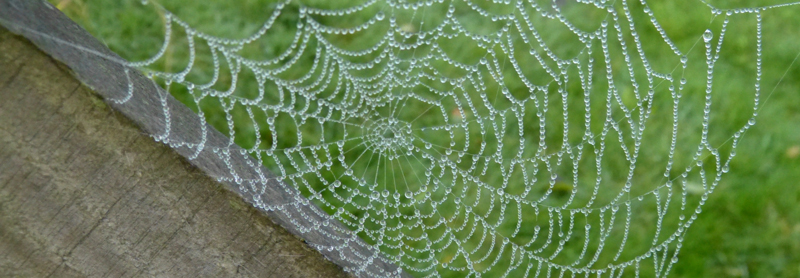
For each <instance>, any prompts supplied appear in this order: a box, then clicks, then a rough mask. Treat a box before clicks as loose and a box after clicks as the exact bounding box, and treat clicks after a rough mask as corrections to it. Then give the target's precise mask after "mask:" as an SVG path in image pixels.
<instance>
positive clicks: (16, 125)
mask: <svg viewBox="0 0 800 278" xmlns="http://www.w3.org/2000/svg"><path fill="white" fill-rule="evenodd" d="M0 276H2V277H46V276H49V277H84V276H89V277H234V276H237V277H346V276H347V275H346V274H345V273H344V272H343V271H342V270H341V269H340V268H339V267H338V266H336V265H335V264H333V263H332V262H330V261H328V260H326V259H325V258H324V257H323V256H322V255H321V254H320V253H319V252H317V251H315V250H312V249H311V248H308V247H307V246H306V245H305V244H304V243H303V242H302V241H301V240H300V239H299V238H297V237H295V236H294V235H292V234H290V233H289V232H287V231H286V230H285V229H283V228H281V227H279V226H278V225H276V224H274V223H272V222H271V221H270V220H269V218H268V217H266V216H265V215H264V214H263V213H261V212H259V211H257V210H256V209H254V208H252V207H251V206H250V205H249V204H247V203H245V202H243V201H242V200H241V198H240V197H239V196H237V195H236V194H234V193H232V192H230V191H228V190H226V189H225V188H224V187H223V186H222V185H221V184H219V183H217V182H216V181H214V180H213V179H211V178H209V177H208V176H207V175H206V174H205V173H203V172H202V171H200V170H199V169H197V168H196V167H194V166H192V165H190V164H189V163H187V162H186V161H185V159H184V158H183V157H181V156H180V155H179V154H177V153H176V152H174V151H173V150H172V149H170V148H169V147H167V146H165V145H163V144H158V143H156V142H154V141H153V139H152V138H150V137H149V136H148V135H147V134H144V133H143V132H141V131H140V130H139V128H137V127H136V126H135V125H134V124H133V123H132V122H131V121H129V120H128V119H126V118H125V117H123V116H122V115H120V114H119V113H117V112H115V111H114V110H112V109H111V108H110V107H108V106H107V105H106V104H105V103H104V102H103V101H102V100H101V99H100V98H99V97H97V96H96V95H94V94H93V93H92V92H91V91H90V90H88V89H87V88H86V87H84V86H83V85H81V83H80V82H78V81H77V80H75V79H74V78H73V77H72V76H71V75H70V74H69V73H68V72H67V71H66V70H65V67H63V66H59V63H58V62H56V61H55V60H53V59H51V58H49V57H48V56H47V55H45V54H44V53H42V52H40V51H38V50H37V49H36V47H35V46H33V45H32V44H30V43H28V42H27V41H25V40H24V39H23V38H21V37H17V36H15V35H12V34H10V33H9V32H8V31H6V30H5V29H3V28H1V27H0Z"/></svg>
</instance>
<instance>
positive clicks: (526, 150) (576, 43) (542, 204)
mask: <svg viewBox="0 0 800 278" xmlns="http://www.w3.org/2000/svg"><path fill="white" fill-rule="evenodd" d="M162 2H167V1H160V2H158V3H155V2H143V3H136V4H137V5H139V6H141V7H147V8H149V10H148V11H149V13H146V14H148V15H150V16H151V17H145V18H143V19H142V20H150V23H149V24H150V25H152V26H157V27H158V28H156V29H154V30H157V31H158V32H155V33H154V34H142V36H141V37H142V39H141V41H140V40H134V41H131V42H130V45H131V47H134V48H140V47H145V46H148V45H150V46H152V45H154V44H147V43H146V42H148V41H147V40H148V38H149V39H150V40H151V41H156V42H158V43H157V44H155V45H157V47H155V48H151V49H149V50H151V51H150V52H148V56H150V57H149V58H145V59H141V60H140V62H133V63H131V64H130V66H132V67H135V68H137V69H141V70H143V71H145V72H147V73H149V74H150V75H151V76H152V78H153V79H154V80H157V81H158V82H160V83H161V84H163V85H164V86H166V87H167V88H168V89H169V90H170V91H171V92H172V93H173V95H175V97H177V98H178V99H179V100H181V101H182V102H184V103H185V104H186V105H188V106H189V107H190V108H192V109H193V110H195V111H196V112H197V113H198V115H199V119H200V120H201V121H203V122H208V123H210V124H211V125H212V126H214V127H216V128H217V129H219V130H220V131H221V132H222V133H224V134H226V135H229V137H230V143H229V145H224V146H211V145H207V144H205V140H204V139H205V138H204V137H202V136H200V137H198V138H195V139H196V140H189V141H186V140H184V141H180V140H177V139H174V138H169V137H168V136H167V137H159V138H158V139H160V140H162V141H165V142H167V143H170V144H172V145H180V146H186V147H190V148H193V149H196V150H197V152H200V151H201V150H204V149H213V150H214V151H215V152H219V153H225V154H226V155H246V156H251V157H254V158H257V159H256V160H257V161H259V162H260V164H259V165H254V167H261V166H264V167H266V168H267V169H269V170H270V171H271V172H272V173H273V174H275V175H276V176H277V178H276V179H277V180H278V181H281V182H283V183H285V184H287V185H289V186H291V187H292V188H295V189H297V190H299V191H300V192H302V193H303V195H304V196H300V197H298V198H297V199H296V200H295V202H293V203H285V204H269V203H265V202H263V201H262V200H254V203H256V204H259V205H260V206H261V207H262V208H264V209H266V210H271V211H283V210H291V209H293V208H294V206H295V205H296V204H297V203H303V202H305V201H304V200H305V199H306V198H307V199H308V200H311V201H312V202H313V203H314V204H316V205H317V206H319V207H320V208H322V209H323V210H324V211H325V212H327V213H328V214H325V215H324V218H325V219H329V220H326V221H322V222H317V221H297V222H295V225H299V226H300V228H302V229H316V228H319V227H321V226H328V225H329V224H330V223H329V221H339V222H341V223H343V224H344V225H345V226H346V227H347V228H348V229H349V230H346V231H343V232H344V233H345V234H347V235H349V236H351V237H359V238H361V239H362V240H363V241H364V242H366V244H367V245H368V246H370V248H374V249H377V250H380V253H381V254H382V255H383V256H382V257H380V258H361V257H351V258H350V260H353V262H354V263H356V264H357V265H359V266H361V267H358V268H350V269H347V270H348V271H350V272H353V273H355V274H356V275H360V276H393V275H396V273H372V272H367V271H366V270H365V269H366V266H367V265H369V264H372V263H374V262H375V261H378V260H383V261H386V262H391V263H395V264H396V265H397V266H399V267H401V268H402V269H403V271H404V272H407V273H409V274H411V275H413V276H418V277H442V276H444V277H463V276H486V277H500V276H510V277H576V276H577V277H589V276H591V277H595V276H597V277H600V276H610V277H622V276H633V275H636V276H638V275H643V276H648V277H649V276H666V275H668V274H669V273H670V271H671V269H672V268H673V266H674V264H676V263H677V262H678V261H679V258H680V254H681V253H680V250H681V248H682V242H683V240H684V236H685V235H686V234H687V231H688V230H689V227H690V226H691V225H692V223H693V222H694V221H695V220H696V219H697V217H698V215H699V214H700V213H701V211H702V208H703V205H704V204H705V202H706V200H707V198H708V196H709V194H711V193H712V192H713V191H714V190H715V188H717V186H718V185H719V183H720V180H721V179H722V178H723V176H724V175H725V173H726V172H728V169H729V163H730V161H731V159H733V158H734V157H735V156H736V147H737V144H738V143H739V142H740V139H741V138H743V137H742V135H743V134H744V133H745V131H747V130H748V128H750V127H751V126H753V125H754V124H755V121H756V116H757V113H758V110H759V107H760V106H759V101H760V100H761V98H762V89H761V78H762V70H761V68H762V44H763V42H762V40H763V39H762V37H763V36H762V22H763V21H764V20H766V17H767V14H768V13H769V12H770V11H773V10H779V9H786V8H790V7H789V6H792V5H794V3H793V4H778V5H772V6H761V7H756V8H731V9H728V8H722V7H719V8H718V7H716V6H715V5H713V4H712V3H707V2H704V1H687V2H685V3H684V2H680V3H681V4H673V5H670V4H664V3H649V2H647V1H644V0H616V1H577V2H572V1H561V0H554V1H538V0H493V1H477V0H440V1H437V0H429V1H410V0H409V1H404V0H368V1H342V2H339V1H284V2H275V3H272V2H269V3H264V4H263V5H262V4H259V5H261V6H258V8H257V9H256V10H257V11H253V12H252V13H255V14H256V15H257V16H255V17H256V18H260V21H256V22H253V21H251V20H238V21H236V18H237V16H238V14H235V12H234V14H233V15H232V16H230V17H219V18H216V19H215V18H213V17H205V18H194V17H193V16H192V15H191V14H185V15H184V14H182V12H181V8H182V5H183V4H180V3H162ZM262 2H267V1H262ZM676 3H677V2H676ZM681 5H684V6H681ZM211 7H213V5H210V4H209V6H208V7H206V8H211ZM656 7H657V8H656ZM143 9H144V8H143ZM237 12H239V13H245V12H246V11H243V10H238V11H237ZM215 13H220V14H222V13H225V11H215ZM231 18H233V19H231ZM681 18H693V20H690V21H685V22H681ZM227 20H234V21H235V24H233V25H236V26H238V27H239V28H238V29H237V31H229V30H227V29H214V28H211V27H213V26H214V25H220V24H224V23H225V22H226V21H227ZM126 31H130V30H126ZM133 32H134V33H135V32H136V30H133ZM242 33H246V35H245V36H241V35H236V34H242ZM148 35H151V36H150V37H148ZM154 38H155V39H154ZM729 41H731V42H729ZM728 44H732V45H733V46H731V47H733V48H744V49H746V51H748V52H749V53H751V55H750V56H746V57H744V61H739V60H742V59H743V58H742V57H731V56H726V54H725V52H726V51H727V50H728V49H732V48H731V47H729V46H728ZM122 54H123V56H125V51H122ZM133 56H135V55H133ZM125 58H129V59H134V60H135V59H137V58H143V57H125ZM725 59H733V60H736V59H738V60H736V61H737V62H740V63H741V64H742V65H746V66H748V67H750V68H751V69H752V71H750V74H749V75H747V76H740V77H736V78H745V79H747V80H749V81H748V82H749V83H750V84H752V86H751V87H747V88H730V87H727V86H725V84H724V82H719V81H718V80H719V79H720V78H721V76H725V74H726V73H724V72H722V73H720V72H716V71H715V65H716V64H717V63H719V62H720V61H723V60H725ZM727 78H733V77H730V76H728V77H727ZM116 101H119V102H124V101H125V99H120V100H116ZM731 101H736V102H745V103H747V104H748V107H749V109H747V110H741V111H731V110H729V109H727V110H726V109H725V106H726V103H730V102H731ZM167 112H168V111H165V114H166V115H168V113H167ZM167 118H168V117H167ZM233 144H238V145H239V146H241V147H243V148H244V149H246V150H247V151H246V152H245V153H242V154H235V153H234V154H230V153H228V152H230V151H229V147H230V146H232V145H233ZM216 178H218V179H220V180H228V181H235V182H237V183H239V184H243V185H245V184H247V185H250V186H253V187H247V188H252V189H249V190H253V191H256V192H257V191H258V190H259V189H258V188H259V187H258V186H259V185H260V186H264V185H265V184H266V182H267V180H266V178H264V179H259V180H244V179H241V178H239V177H238V176H237V175H236V173H231V175H229V176H222V177H216ZM331 236H332V237H333V235H331ZM331 242H341V240H340V239H335V240H331ZM312 246H313V247H314V248H317V249H320V250H339V249H342V248H347V247H346V245H335V244H334V245H319V244H313V245H312Z"/></svg>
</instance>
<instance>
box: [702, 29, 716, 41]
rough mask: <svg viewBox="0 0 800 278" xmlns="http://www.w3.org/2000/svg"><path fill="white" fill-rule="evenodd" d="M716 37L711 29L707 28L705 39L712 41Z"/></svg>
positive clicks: (704, 34)
mask: <svg viewBox="0 0 800 278" xmlns="http://www.w3.org/2000/svg"><path fill="white" fill-rule="evenodd" d="M713 38H714V33H713V32H711V29H706V32H705V33H703V41H705V42H710V41H711V39H713Z"/></svg>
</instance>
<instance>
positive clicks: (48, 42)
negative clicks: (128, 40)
mask: <svg viewBox="0 0 800 278" xmlns="http://www.w3.org/2000/svg"><path fill="white" fill-rule="evenodd" d="M0 25H3V26H5V27H6V28H8V29H9V30H10V31H11V32H13V33H16V34H20V35H22V36H24V37H25V38H27V39H28V40H30V41H31V42H33V44H34V45H36V47H38V48H39V49H41V50H42V51H43V52H45V53H47V54H48V55H50V56H51V57H53V58H54V59H56V60H58V61H60V62H62V63H64V64H65V65H66V66H67V67H68V68H69V69H70V70H71V72H72V73H73V75H75V76H76V78H77V79H78V80H80V81H81V82H82V83H84V84H85V85H87V86H88V87H89V88H91V89H93V90H94V92H96V93H97V94H98V95H100V96H101V97H102V98H103V99H104V100H105V101H106V102H107V103H109V104H110V106H111V107H112V110H113V111H116V112H118V113H119V114H121V115H123V116H124V117H126V118H128V119H130V121H131V122H132V123H134V124H135V125H136V126H138V127H139V128H140V129H141V130H143V131H144V133H145V134H148V135H152V136H155V138H159V139H160V140H161V142H164V143H169V144H171V146H172V147H173V150H174V151H175V152H177V153H178V154H180V155H181V156H182V157H184V158H190V159H189V160H188V163H190V164H191V165H194V166H196V167H198V168H199V169H201V170H202V171H203V172H205V173H206V175H208V176H210V177H215V178H217V179H220V180H222V181H223V182H222V184H223V185H224V186H225V188H226V189H228V190H230V191H232V192H234V193H236V194H237V195H239V196H241V197H242V198H243V199H244V200H246V201H247V202H250V203H251V204H254V205H255V206H256V207H257V208H258V209H259V211H261V212H262V213H264V214H267V215H268V216H269V219H270V220H271V221H272V222H275V223H277V224H278V225H280V226H281V227H283V228H285V229H287V230H288V231H289V232H290V233H292V234H294V235H297V236H299V237H301V238H302V239H303V240H304V241H305V242H306V243H307V244H309V245H310V246H313V247H314V248H315V249H317V251H319V252H320V253H321V254H322V255H323V256H324V257H325V258H327V259H329V260H331V261H333V262H334V263H335V264H337V265H339V266H340V267H342V268H343V269H344V270H345V271H348V272H352V273H354V274H356V275H357V276H361V277H371V276H398V274H399V276H403V277H409V275H408V273H406V272H403V271H402V270H401V269H400V268H398V267H397V266H396V265H394V264H393V263H392V262H391V261H389V260H387V259H386V258H384V257H383V256H382V255H381V254H380V253H379V250H377V248H374V247H373V246H371V245H368V244H366V243H365V242H364V241H363V240H361V239H360V238H358V237H357V236H354V235H352V234H351V233H350V232H349V230H347V228H346V227H344V226H343V225H342V224H341V223H339V221H336V220H335V219H332V221H329V222H328V223H330V224H329V225H327V226H321V225H320V223H323V222H326V221H325V220H327V219H328V218H330V216H328V215H327V213H325V212H324V211H322V210H321V209H319V208H318V207H316V205H314V204H313V203H311V202H309V201H308V200H307V199H305V198H304V197H302V196H301V195H300V193H299V191H297V190H296V189H295V188H293V187H291V186H287V185H286V184H284V183H282V182H279V181H277V180H276V179H272V178H273V177H274V175H272V174H271V173H270V172H269V171H268V170H267V169H265V168H264V167H253V166H251V165H254V162H253V159H252V158H251V157H250V156H249V155H246V154H244V153H243V152H241V153H240V150H241V148H239V147H238V146H236V145H232V146H231V145H229V139H228V138H227V137H226V136H224V135H223V134H221V133H220V132H218V131H216V130H214V129H213V128H211V127H210V126H208V125H206V126H205V127H203V126H201V122H200V121H199V119H198V117H197V115H195V114H194V113H193V112H192V111H191V110H189V109H188V108H187V107H186V106H184V105H183V104H181V103H180V102H178V101H177V100H175V99H174V98H173V97H172V96H170V95H169V94H168V93H165V92H164V91H163V89H160V88H158V86H156V85H155V84H154V83H153V81H152V80H150V79H148V78H146V77H145V76H143V75H142V74H141V73H139V72H138V71H137V70H135V69H133V68H130V67H129V66H128V65H126V63H127V62H125V61H124V59H122V58H120V57H119V56H118V55H116V54H115V53H113V52H111V51H110V50H108V48H106V47H105V46H104V45H103V44H102V43H100V42H99V41H97V39H95V38H94V37H92V36H91V35H89V34H88V33H87V32H86V31H85V30H83V29H82V28H81V27H80V26H78V25H77V24H75V23H74V22H72V21H71V20H69V18H67V17H66V16H64V15H63V14H62V13H61V12H60V11H58V10H57V9H55V8H54V7H52V5H50V4H49V3H47V2H46V1H43V0H0ZM129 84H131V85H132V87H133V91H129V90H128V85H129ZM114 100H125V101H124V102H122V103H115V102H114ZM39 110H41V109H39ZM167 112H168V113H167ZM30 113H43V112H32V111H31V112H30ZM204 131H207V132H204ZM45 133H49V132H48V131H45ZM201 141H202V142H205V144H203V146H204V147H203V148H197V147H194V148H193V147H191V146H189V145H185V144H182V143H199V142H201ZM175 143H178V144H175ZM97 144H100V145H102V144H105V143H104V142H101V141H97ZM140 163H144V164H147V163H154V164H156V162H151V161H147V160H141V161H140ZM236 181H240V182H236ZM263 182H266V184H265V185H263V184H262V183H263ZM253 188H258V189H259V192H256V191H254V190H253ZM254 200H261V202H262V203H261V206H259V205H257V204H256V202H255V201H254Z"/></svg>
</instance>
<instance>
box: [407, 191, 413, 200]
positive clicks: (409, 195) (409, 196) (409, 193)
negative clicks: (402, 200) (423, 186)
mask: <svg viewBox="0 0 800 278" xmlns="http://www.w3.org/2000/svg"><path fill="white" fill-rule="evenodd" d="M411 197H414V194H413V193H411V191H406V198H408V199H411Z"/></svg>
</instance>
